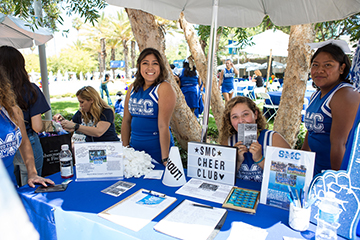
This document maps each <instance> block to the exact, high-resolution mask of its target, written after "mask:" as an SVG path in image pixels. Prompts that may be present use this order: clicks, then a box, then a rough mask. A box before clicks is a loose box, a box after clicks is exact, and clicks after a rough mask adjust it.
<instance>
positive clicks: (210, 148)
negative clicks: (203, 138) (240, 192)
mask: <svg viewBox="0 0 360 240" xmlns="http://www.w3.org/2000/svg"><path fill="white" fill-rule="evenodd" d="M187 169H188V172H187V175H188V177H193V178H199V179H203V180H207V181H213V182H218V183H223V184H228V185H234V184H235V171H236V148H235V147H227V146H221V145H215V144H207V143H199V142H189V143H188V168H187Z"/></svg>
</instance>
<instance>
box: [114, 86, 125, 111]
mask: <svg viewBox="0 0 360 240" xmlns="http://www.w3.org/2000/svg"><path fill="white" fill-rule="evenodd" d="M115 99H116V102H115V106H114V108H115V113H117V114H120V116H121V117H124V102H125V98H124V95H123V93H122V92H121V91H118V92H117V93H116V96H115Z"/></svg>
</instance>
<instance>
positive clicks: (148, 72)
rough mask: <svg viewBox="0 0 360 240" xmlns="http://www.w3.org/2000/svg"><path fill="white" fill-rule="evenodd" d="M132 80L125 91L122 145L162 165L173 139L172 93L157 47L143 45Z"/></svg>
mask: <svg viewBox="0 0 360 240" xmlns="http://www.w3.org/2000/svg"><path fill="white" fill-rule="evenodd" d="M136 67H137V69H138V71H137V72H136V77H135V81H134V83H133V84H131V85H130V87H129V90H128V91H127V93H126V98H125V109H124V118H123V122H122V126H121V139H122V142H123V146H130V147H132V148H134V149H135V150H138V151H145V152H146V153H148V154H149V155H150V156H151V157H152V158H153V159H154V160H156V161H157V162H159V163H163V164H164V165H166V163H167V161H168V158H169V150H170V147H171V146H173V145H174V140H173V137H172V134H171V131H170V128H169V125H170V119H171V115H172V113H173V111H174V108H175V103H176V93H175V91H174V90H173V88H172V86H171V85H170V83H169V82H167V81H166V80H167V79H168V77H169V76H168V73H167V70H166V67H165V63H164V60H163V58H162V56H161V54H160V53H159V51H158V50H156V49H154V48H146V49H144V50H143V51H142V52H141V53H140V55H139V57H138V59H137V64H136Z"/></svg>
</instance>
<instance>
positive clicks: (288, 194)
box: [286, 193, 294, 204]
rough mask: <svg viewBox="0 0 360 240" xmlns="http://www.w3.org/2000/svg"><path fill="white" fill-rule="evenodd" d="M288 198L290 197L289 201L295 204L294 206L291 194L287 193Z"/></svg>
mask: <svg viewBox="0 0 360 240" xmlns="http://www.w3.org/2000/svg"><path fill="white" fill-rule="evenodd" d="M286 196H287V197H288V199H289V201H290V204H291V203H293V204H294V201H293V200H292V198H291V197H290V194H289V193H287V194H286Z"/></svg>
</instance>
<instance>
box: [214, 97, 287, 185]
mask: <svg viewBox="0 0 360 240" xmlns="http://www.w3.org/2000/svg"><path fill="white" fill-rule="evenodd" d="M240 123H246V124H249V123H251V124H255V123H256V125H257V141H256V142H253V143H252V144H251V145H250V147H249V148H247V147H246V146H245V145H244V143H243V142H242V141H238V139H237V138H238V124H240ZM266 128H267V123H266V120H265V118H264V117H263V115H262V114H261V112H260V109H259V108H258V107H257V106H256V104H255V102H254V101H252V100H251V99H250V98H248V97H242V96H238V97H234V98H232V99H230V100H229V101H228V102H227V103H226V105H225V111H224V113H223V116H222V127H221V129H220V131H219V133H220V135H219V142H220V144H221V145H225V146H233V147H237V149H238V151H237V153H238V154H237V159H236V169H237V173H236V176H237V177H238V178H241V179H244V180H250V181H255V182H261V181H262V175H263V168H264V165H265V161H266V159H265V151H266V147H267V146H274V147H282V148H290V145H289V144H288V143H287V142H286V140H285V139H284V138H283V137H282V136H281V135H280V134H279V133H277V132H274V131H271V130H267V129H266ZM265 141H266V142H265Z"/></svg>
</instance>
